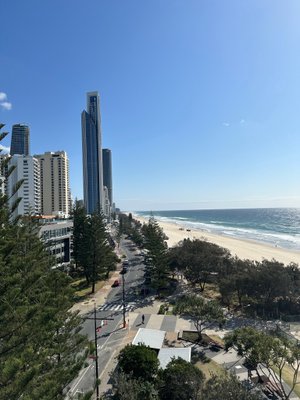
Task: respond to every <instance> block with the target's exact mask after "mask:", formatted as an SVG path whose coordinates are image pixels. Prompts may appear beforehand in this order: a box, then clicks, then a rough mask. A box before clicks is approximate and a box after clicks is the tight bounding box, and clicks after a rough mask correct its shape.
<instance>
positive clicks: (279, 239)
mask: <svg viewBox="0 0 300 400" xmlns="http://www.w3.org/2000/svg"><path fill="white" fill-rule="evenodd" d="M155 218H156V219H157V220H158V221H164V222H172V223H174V222H176V223H177V224H178V225H180V226H182V227H184V228H185V229H196V230H199V231H203V232H210V233H216V234H220V235H224V236H229V237H233V238H236V239H246V240H254V241H257V242H262V243H268V244H271V245H273V246H276V247H282V248H290V249H297V250H300V235H292V234H287V233H279V232H267V231H263V230H258V229H250V228H241V227H229V226H225V225H221V221H218V225H217V224H214V223H213V221H211V223H204V222H195V221H190V220H188V219H187V218H185V219H184V218H180V219H179V218H178V217H176V218H174V217H162V216H155Z"/></svg>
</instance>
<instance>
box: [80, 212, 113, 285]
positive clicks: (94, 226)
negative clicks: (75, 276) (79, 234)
mask: <svg viewBox="0 0 300 400" xmlns="http://www.w3.org/2000/svg"><path fill="white" fill-rule="evenodd" d="M84 242H85V243H86V246H87V249H88V254H87V255H86V259H85V265H86V267H87V270H88V271H89V276H90V281H91V283H92V293H95V285H96V282H97V280H98V279H99V277H100V276H101V275H105V276H108V273H109V272H110V271H113V270H114V269H116V263H117V256H116V254H115V253H114V252H113V250H112V248H111V246H110V245H109V239H108V234H107V232H106V229H105V224H104V221H103V215H102V214H101V212H100V211H98V210H96V211H95V212H94V213H93V214H92V215H91V217H90V218H88V219H87V221H86V240H85V241H84Z"/></svg>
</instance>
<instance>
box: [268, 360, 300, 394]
mask: <svg viewBox="0 0 300 400" xmlns="http://www.w3.org/2000/svg"><path fill="white" fill-rule="evenodd" d="M273 370H274V371H275V372H276V373H277V374H278V371H279V370H278V368H275V367H273ZM293 375H294V373H293V370H292V368H291V367H289V366H288V365H286V366H285V367H284V368H283V372H282V378H283V380H284V382H285V383H286V384H288V385H289V386H290V387H291V386H292V382H293ZM298 380H299V376H298ZM294 392H295V393H296V395H297V396H299V397H300V385H299V384H297V385H296V386H295V388H294Z"/></svg>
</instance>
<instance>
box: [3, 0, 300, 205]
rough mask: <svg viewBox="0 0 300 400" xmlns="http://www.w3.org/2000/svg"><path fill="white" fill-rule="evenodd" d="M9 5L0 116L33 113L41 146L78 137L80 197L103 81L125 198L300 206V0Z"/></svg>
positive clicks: (72, 147) (75, 162) (75, 185)
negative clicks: (89, 106) (91, 106)
mask: <svg viewBox="0 0 300 400" xmlns="http://www.w3.org/2000/svg"><path fill="white" fill-rule="evenodd" d="M0 14H1V16H2V17H3V18H1V33H0V93H2V94H0V120H1V121H3V123H6V127H7V128H8V129H9V130H11V126H12V125H13V124H14V123H20V122H25V123H28V124H29V125H30V128H31V153H32V154H34V153H41V152H44V151H56V150H65V151H67V153H68V155H69V159H70V178H71V190H72V194H73V196H74V197H75V196H77V197H79V198H81V197H82V163H81V157H82V155H81V125H80V114H81V111H82V110H83V109H84V108H85V103H86V92H87V91H92V90H98V91H99V93H100V96H101V114H102V134H103V147H109V148H110V149H111V150H112V154H113V180H114V182H113V183H114V198H115V201H116V203H117V205H118V206H119V207H121V208H122V209H123V210H159V209H197V208H235V207H276V206H283V207H288V206H292V207H298V206H300V184H299V172H300V134H299V132H300V107H299V105H300V102H299V99H300V25H299V20H300V2H299V1H298V0H294V1H292V0H280V1H278V0H251V1H241V0H180V1H179V0H144V1H141V0H126V1H124V0H113V1H104V0H86V1H82V0H59V1H58V0H51V1H50V0H44V1H40V0H26V1H23V0H17V1H14V0H1V2H0ZM9 138H10V137H9ZM9 144H10V140H5V141H4V142H3V145H5V146H9Z"/></svg>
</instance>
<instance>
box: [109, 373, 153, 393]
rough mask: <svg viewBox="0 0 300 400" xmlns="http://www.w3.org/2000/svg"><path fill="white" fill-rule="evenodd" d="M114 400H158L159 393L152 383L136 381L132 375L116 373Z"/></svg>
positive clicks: (114, 376) (114, 375) (114, 377)
mask: <svg viewBox="0 0 300 400" xmlns="http://www.w3.org/2000/svg"><path fill="white" fill-rule="evenodd" d="M112 378H113V379H112V380H113V389H114V396H113V399H114V400H144V399H147V400H158V399H159V397H158V392H157V390H156V388H155V385H154V384H153V383H152V382H148V381H144V380H142V379H141V378H139V379H134V378H132V374H129V375H127V374H125V373H124V372H116V373H114V374H113V376H112Z"/></svg>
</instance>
